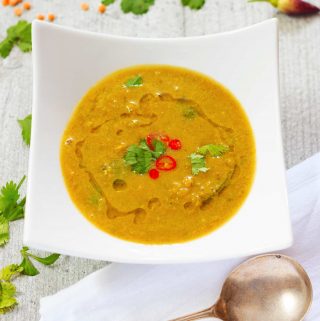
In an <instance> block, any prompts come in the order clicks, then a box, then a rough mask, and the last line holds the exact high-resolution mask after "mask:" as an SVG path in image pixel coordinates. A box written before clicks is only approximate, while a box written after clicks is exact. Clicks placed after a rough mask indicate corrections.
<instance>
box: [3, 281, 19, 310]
mask: <svg viewBox="0 0 320 321" xmlns="http://www.w3.org/2000/svg"><path fill="white" fill-rule="evenodd" d="M15 294H16V287H15V286H14V285H13V284H12V283H11V282H7V281H0V314H4V313H7V312H9V311H10V310H12V309H13V308H14V306H15V305H16V304H17V299H16V298H15V297H14V296H15Z"/></svg>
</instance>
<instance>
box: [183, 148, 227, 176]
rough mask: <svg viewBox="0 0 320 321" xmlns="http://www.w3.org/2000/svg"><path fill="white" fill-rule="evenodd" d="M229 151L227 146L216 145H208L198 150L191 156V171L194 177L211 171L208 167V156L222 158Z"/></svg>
mask: <svg viewBox="0 0 320 321" xmlns="http://www.w3.org/2000/svg"><path fill="white" fill-rule="evenodd" d="M228 151H229V147H228V146H226V145H214V144H208V145H204V146H201V147H199V148H198V149H197V152H196V153H192V154H191V155H190V156H189V159H190V161H191V171H192V174H193V175H198V174H199V173H205V172H207V171H208V170H209V168H208V167H207V165H206V158H205V157H206V156H207V155H209V156H211V157H221V156H223V155H224V154H225V153H227V152H228Z"/></svg>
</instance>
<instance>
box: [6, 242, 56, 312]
mask: <svg viewBox="0 0 320 321" xmlns="http://www.w3.org/2000/svg"><path fill="white" fill-rule="evenodd" d="M20 253H21V255H22V262H21V263H20V264H10V265H7V266H6V267H4V268H2V269H1V270H0V314H4V313H7V312H9V311H11V310H12V309H13V308H14V307H15V306H16V305H17V304H18V302H17V299H16V297H15V295H16V287H15V286H14V284H13V283H12V282H11V281H12V280H13V279H14V278H15V277H18V276H19V275H22V274H23V275H28V276H35V275H37V274H39V271H38V269H37V268H36V267H35V266H34V264H33V263H32V261H31V259H34V260H36V261H38V262H40V263H41V264H43V265H52V264H53V263H55V262H56V261H57V259H58V258H59V256H60V254H56V253H54V254H51V255H49V256H46V257H39V256H36V255H34V254H32V253H30V252H29V248H28V247H23V248H22V249H21V251H20Z"/></svg>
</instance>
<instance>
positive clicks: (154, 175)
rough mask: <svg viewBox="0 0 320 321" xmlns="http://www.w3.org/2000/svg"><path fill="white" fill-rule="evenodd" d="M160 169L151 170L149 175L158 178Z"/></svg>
mask: <svg viewBox="0 0 320 321" xmlns="http://www.w3.org/2000/svg"><path fill="white" fill-rule="evenodd" d="M159 174H160V173H159V171H158V170H156V169H155V168H153V169H150V170H149V176H150V178H152V179H157V178H158V177H159Z"/></svg>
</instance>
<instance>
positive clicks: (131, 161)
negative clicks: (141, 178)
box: [124, 143, 154, 174]
mask: <svg viewBox="0 0 320 321" xmlns="http://www.w3.org/2000/svg"><path fill="white" fill-rule="evenodd" d="M124 160H125V162H126V163H127V164H128V165H130V166H131V170H132V171H133V172H136V173H138V174H144V173H146V172H148V170H149V169H150V167H151V163H152V162H153V160H154V158H153V154H152V152H151V151H150V150H146V149H145V146H144V143H143V144H142V146H141V144H140V145H131V146H130V147H129V148H128V149H127V152H126V154H125V156H124Z"/></svg>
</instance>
